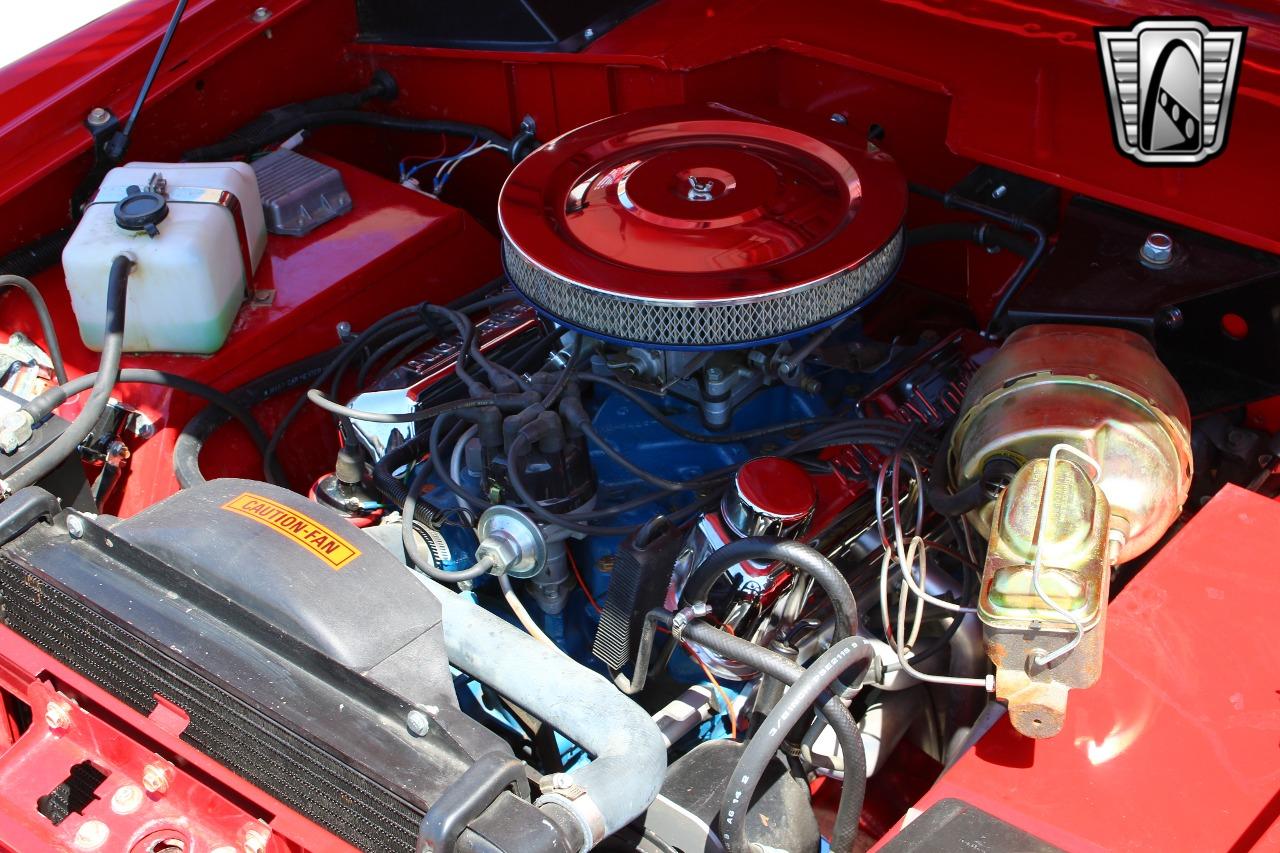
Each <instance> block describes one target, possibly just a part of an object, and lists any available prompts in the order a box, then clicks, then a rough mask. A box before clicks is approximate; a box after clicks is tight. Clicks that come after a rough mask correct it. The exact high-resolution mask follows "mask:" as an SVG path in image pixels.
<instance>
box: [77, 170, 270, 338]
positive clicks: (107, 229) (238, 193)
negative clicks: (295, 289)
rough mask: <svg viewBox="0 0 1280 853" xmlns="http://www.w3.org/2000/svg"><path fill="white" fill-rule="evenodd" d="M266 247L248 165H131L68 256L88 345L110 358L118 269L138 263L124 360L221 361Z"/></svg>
mask: <svg viewBox="0 0 1280 853" xmlns="http://www.w3.org/2000/svg"><path fill="white" fill-rule="evenodd" d="M266 245H267V230H266V226H265V224H264V223H263V219H262V202H261V199H260V197H259V194H258V181H257V178H255V177H254V174H253V169H252V168H251V167H250V166H249V165H248V164H246V163H130V164H128V165H126V166H121V167H119V168H116V169H112V170H111V171H110V172H108V173H107V176H106V177H105V178H104V179H103V181H102V186H101V188H100V189H99V190H98V193H97V195H96V196H95V197H94V200H93V202H92V203H91V204H90V205H89V206H88V208H86V210H85V213H84V217H83V218H82V219H81V220H80V224H79V225H77V226H76V230H75V232H74V233H73V234H72V235H71V239H70V241H69V242H68V243H67V247H66V248H65V249H64V250H63V251H62V266H63V270H64V272H65V273H66V278H67V289H68V290H69V291H70V292H71V308H72V310H73V311H74V312H75V315H76V321H77V322H78V323H79V325H80V337H81V338H83V339H84V342H85V345H86V346H88V347H89V348H90V349H93V350H101V349H102V338H103V330H104V326H105V323H106V310H107V274H108V272H109V270H110V269H111V262H112V260H113V259H114V258H115V257H116V256H117V255H120V254H124V253H129V254H131V255H132V256H133V257H135V258H136V259H137V263H136V264H135V265H134V268H133V272H132V274H131V275H130V276H129V291H128V299H127V301H126V303H125V304H126V309H125V325H124V348H125V351H126V352H184V353H211V352H216V351H217V350H218V348H219V347H221V346H222V344H223V342H224V341H226V339H227V332H228V331H230V329H231V323H232V321H233V320H234V319H235V316H236V311H237V310H239V308H240V304H241V302H243V301H244V298H245V295H246V294H247V293H248V292H249V289H250V287H251V284H252V281H253V272H254V271H255V270H256V269H257V267H258V261H259V260H261V258H262V253H263V251H264V250H265V249H266Z"/></svg>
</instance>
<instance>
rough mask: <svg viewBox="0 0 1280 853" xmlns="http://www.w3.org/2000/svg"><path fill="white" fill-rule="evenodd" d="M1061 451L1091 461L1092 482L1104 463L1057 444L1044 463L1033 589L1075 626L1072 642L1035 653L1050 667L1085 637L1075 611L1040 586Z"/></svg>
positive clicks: (1033, 565)
mask: <svg viewBox="0 0 1280 853" xmlns="http://www.w3.org/2000/svg"><path fill="white" fill-rule="evenodd" d="M1062 453H1068V454H1070V455H1072V456H1074V457H1076V458H1077V459H1079V460H1081V461H1082V462H1086V463H1088V465H1089V467H1090V468H1092V469H1093V473H1092V474H1089V475H1087V476H1088V477H1089V480H1090V481H1091V482H1094V483H1096V482H1097V481H1098V478H1099V477H1100V476H1102V466H1101V465H1099V464H1098V461H1097V460H1096V459H1094V458H1093V457H1092V456H1090V455H1089V454H1087V453H1085V452H1084V451H1081V450H1077V449H1076V448H1074V447H1072V446H1071V445H1070V444H1055V445H1054V446H1053V449H1051V450H1050V451H1049V461H1048V462H1046V463H1045V469H1044V489H1043V490H1042V491H1041V493H1040V517H1039V518H1038V519H1037V520H1036V536H1035V548H1036V551H1035V557H1034V559H1032V561H1031V588H1032V589H1034V590H1035V593H1036V595H1038V596H1040V600H1041V601H1043V602H1044V603H1045V604H1047V605H1048V606H1049V608H1050V609H1051V610H1053V612H1054V613H1057V614H1058V615H1059V616H1061V617H1062V618H1063V619H1066V620H1067V621H1068V622H1070V623H1071V624H1072V626H1073V627H1074V628H1075V631H1076V633H1075V636H1074V637H1072V638H1071V641H1070V642H1068V643H1067V644H1066V645H1063V646H1061V647H1060V648H1058V649H1057V650H1056V651H1053V652H1050V653H1049V654H1047V655H1036V657H1035V663H1036V666H1048V665H1049V664H1051V663H1053V662H1054V661H1055V660H1057V659H1058V658H1060V657H1062V656H1063V655H1065V654H1067V653H1068V652H1070V651H1071V650H1072V649H1074V648H1075V647H1076V646H1078V645H1080V642H1081V640H1083V639H1084V623H1083V622H1081V621H1080V620H1079V619H1077V618H1076V616H1075V614H1074V613H1070V612H1068V611H1067V610H1066V609H1064V608H1063V607H1062V606H1060V605H1059V604H1058V602H1056V601H1054V600H1053V599H1051V598H1050V597H1049V595H1048V593H1046V592H1045V591H1044V588H1043V587H1041V586H1040V568H1041V565H1040V564H1041V556H1042V555H1041V551H1042V550H1043V545H1044V543H1043V542H1042V541H1041V539H1040V537H1041V536H1042V535H1043V533H1044V527H1045V525H1046V524H1048V522H1049V511H1050V510H1049V508H1050V507H1051V506H1052V505H1053V494H1054V489H1053V469H1054V468H1055V467H1056V466H1057V464H1058V457H1059V456H1060V455H1061V454H1062Z"/></svg>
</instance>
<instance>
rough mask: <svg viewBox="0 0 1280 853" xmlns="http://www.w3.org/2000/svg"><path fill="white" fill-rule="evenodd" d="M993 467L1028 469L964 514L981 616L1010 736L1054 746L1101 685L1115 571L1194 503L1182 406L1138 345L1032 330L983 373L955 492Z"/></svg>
mask: <svg viewBox="0 0 1280 853" xmlns="http://www.w3.org/2000/svg"><path fill="white" fill-rule="evenodd" d="M995 461H1005V462H1007V463H1012V464H1011V465H1009V466H1008V467H1009V468H1011V469H1015V470H1016V472H1017V473H1016V474H1014V475H1013V477H1012V479H1011V480H1010V482H1009V484H1008V486H1007V487H1006V488H1004V489H1003V491H1001V492H1000V494H999V495H998V496H994V495H993V496H988V499H986V500H984V501H983V502H982V504H981V505H980V506H979V507H978V508H977V509H975V510H973V511H971V512H970V513H969V516H968V517H969V520H970V522H971V523H972V524H973V525H974V527H976V528H977V529H978V531H979V532H980V533H982V534H983V535H984V536H987V537H988V548H987V555H986V561H985V565H984V568H983V576H982V589H981V594H980V596H979V601H978V616H979V618H980V619H981V620H982V623H983V626H984V634H985V638H986V644H987V653H988V655H989V656H990V658H991V660H992V662H993V663H995V665H996V695H997V697H998V698H1000V699H1001V700H1003V701H1005V702H1007V703H1008V705H1009V711H1010V717H1011V719H1012V722H1013V725H1014V727H1015V728H1017V729H1018V731H1020V732H1022V733H1023V734H1025V735H1028V736H1030V737H1051V736H1053V735H1055V734H1057V733H1058V732H1059V731H1060V730H1061V728H1062V723H1063V717H1064V715H1065V713H1066V703H1067V691H1068V690H1069V689H1070V688H1073V687H1076V688H1080V687H1089V686H1091V685H1092V684H1093V683H1094V682H1096V681H1097V679H1098V677H1099V676H1100V675H1101V671H1102V639H1103V633H1104V628H1105V622H1106V609H1107V599H1108V597H1109V593H1110V578H1111V568H1112V567H1113V566H1114V565H1116V564H1118V563H1121V562H1123V561H1126V560H1130V559H1133V558H1134V557H1137V556H1138V555H1140V554H1142V553H1143V552H1144V551H1146V550H1147V549H1149V548H1150V547H1151V546H1152V545H1154V544H1156V542H1157V541H1158V540H1159V539H1160V537H1161V536H1162V535H1164V533H1165V531H1166V530H1168V528H1169V526H1170V525H1171V524H1173V522H1174V521H1175V520H1176V519H1177V517H1178V515H1179V513H1180V512H1181V509H1182V504H1183V502H1184V501H1185V500H1186V497H1187V491H1188V489H1189V487H1190V484H1191V439H1190V413H1189V410H1188V408H1187V402H1186V398H1185V397H1184V396H1183V394H1182V391H1181V389H1180V388H1179V387H1178V385H1177V383H1176V382H1175V381H1174V379H1173V377H1172V376H1171V375H1170V374H1169V372H1168V371H1167V370H1166V369H1165V368H1164V366H1163V365H1162V364H1161V363H1160V361H1159V360H1158V359H1157V357H1156V354H1155V351H1154V350H1153V349H1152V347H1151V345H1150V344H1149V343H1147V341H1146V340H1145V339H1144V338H1142V337H1140V336H1139V335H1136V334H1134V333H1132V332H1128V331H1123V330H1120V329H1111V328H1102V327H1092V326H1067V325H1061V326H1059V325H1052V326H1050V325H1043V326H1030V327H1026V328H1023V329H1020V330H1018V331H1017V332H1015V333H1014V334H1012V335H1010V336H1009V338H1008V340H1007V341H1006V342H1005V344H1004V346H1003V347H1002V348H1001V349H1000V351H999V352H998V353H997V354H996V355H995V356H994V357H993V358H992V359H991V361H989V362H988V363H987V364H986V365H984V366H983V367H982V368H981V369H980V370H979V371H978V372H977V373H976V374H975V375H974V377H973V380H972V382H971V383H970V386H969V389H968V392H967V393H966V395H965V400H964V404H963V406H962V408H961V413H960V417H959V420H958V421H957V423H956V427H955V430H954V431H953V433H952V438H951V445H950V459H949V462H950V473H951V478H952V482H953V484H955V485H957V486H958V487H960V486H963V485H964V484H967V483H972V482H974V481H976V480H977V479H978V478H980V477H981V476H982V472H983V471H984V469H987V470H990V469H988V468H987V466H988V465H990V464H991V463H992V462H995Z"/></svg>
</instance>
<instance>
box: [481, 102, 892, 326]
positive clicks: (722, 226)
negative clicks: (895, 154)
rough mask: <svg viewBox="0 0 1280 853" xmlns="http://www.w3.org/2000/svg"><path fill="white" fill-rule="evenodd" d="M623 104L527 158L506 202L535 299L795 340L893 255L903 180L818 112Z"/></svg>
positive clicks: (880, 273)
mask: <svg viewBox="0 0 1280 853" xmlns="http://www.w3.org/2000/svg"><path fill="white" fill-rule="evenodd" d="M791 123H793V124H797V125H803V128H804V129H803V130H801V129H793V128H792V127H788V126H783V125H780V124H776V123H771V122H768V121H765V120H763V119H760V118H757V117H755V116H750V115H746V114H743V113H739V112H735V111H732V110H729V109H726V108H723V107H711V106H694V107H663V108H659V109H655V110H644V111H640V112H635V113H625V114H622V115H617V116H613V117H611V118H607V119H603V120H602V121H598V122H595V123H593V124H589V125H586V126H585V127H581V128H578V129H577V130H574V131H571V132H569V133H567V134H565V135H564V136H561V137H560V138H559V139H556V140H554V141H553V142H551V143H549V144H547V145H545V146H543V147H542V148H540V149H539V150H537V151H535V152H534V153H533V154H531V155H529V156H528V157H527V158H525V159H524V160H523V161H522V162H521V163H520V164H519V165H518V166H516V168H515V169H514V170H513V171H512V172H511V175H510V177H509V178H508V179H507V182H506V185H505V186H504V187H503V189H502V195H501V197H500V199H499V205H498V213H499V220H500V224H501V227H502V232H503V235H504V237H505V245H504V250H505V257H506V263H507V269H508V272H509V273H510V275H511V278H512V281H513V282H514V283H515V285H516V286H517V287H518V288H519V289H520V290H521V291H522V292H523V293H524V294H525V296H527V297H528V298H529V300H530V301H531V302H533V303H534V305H536V306H538V307H539V308H540V309H542V310H543V311H545V312H546V313H548V314H550V315H552V316H553V317H555V318H557V319H560V320H563V321H565V322H567V323H569V324H570V325H573V326H577V327H579V328H581V329H583V330H585V331H587V332H590V333H593V334H596V335H599V336H602V337H608V338H614V339H617V340H622V341H625V342H628V343H641V344H649V345H656V346H667V347H681V348H701V347H723V346H735V345H747V344H752V343H758V342H761V341H766V340H771V339H776V338H781V337H786V336H788V335H793V334H796V333H799V332H802V331H806V330H808V329H812V328H814V327H816V326H820V325H822V324H824V323H827V322H830V321H832V320H834V319H836V318H838V317H841V316H843V315H845V314H847V313H848V312H849V311H851V310H853V309H855V308H857V307H858V306H859V305H860V304H861V303H862V302H863V301H864V300H865V299H867V298H868V297H869V296H871V295H872V294H874V293H875V292H876V290H877V289H878V288H879V287H880V285H882V284H884V283H885V282H886V281H887V280H888V278H889V277H890V276H891V275H892V273H893V272H894V270H895V269H896V268H897V264H898V261H899V258H900V255H901V251H902V236H901V227H902V220H903V216H904V214H905V211H906V184H905V181H904V180H903V177H902V174H901V173H900V172H899V171H898V168H897V166H896V165H895V164H894V163H893V161H892V160H891V159H890V158H889V157H888V156H887V155H885V154H882V153H879V152H869V151H867V150H866V143H865V142H863V141H861V140H858V139H857V138H856V137H855V136H854V134H853V133H851V132H850V131H849V130H848V129H847V128H845V127H842V126H840V125H836V124H832V123H829V122H825V121H817V120H814V119H813V118H812V117H803V116H802V117H799V118H798V119H794V118H793V119H792V120H791Z"/></svg>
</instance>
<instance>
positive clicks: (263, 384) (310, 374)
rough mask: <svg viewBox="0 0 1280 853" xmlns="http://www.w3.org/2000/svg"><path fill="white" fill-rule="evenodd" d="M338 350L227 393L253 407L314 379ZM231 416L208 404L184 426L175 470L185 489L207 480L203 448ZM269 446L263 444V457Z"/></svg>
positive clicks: (176, 444)
mask: <svg viewBox="0 0 1280 853" xmlns="http://www.w3.org/2000/svg"><path fill="white" fill-rule="evenodd" d="M335 352H337V349H336V348H335V349H332V350H327V351H325V352H320V353H316V354H315V355H312V356H308V357H307V358H304V359H301V360H299V361H295V362H293V363H292V364H287V365H285V366H284V367H280V368H277V369H276V370H273V371H271V372H270V373H266V374H264V375H262V376H260V377H258V378H257V379H254V380H253V381H251V382H248V383H246V384H244V385H241V386H240V387H239V388H236V389H234V390H232V391H229V392H228V393H227V396H228V397H229V398H230V399H231V400H232V401H233V402H235V403H236V404H237V405H238V406H240V407H242V408H243V409H244V410H246V411H250V410H252V408H253V407H254V406H256V405H257V404H259V403H261V402H264V401H266V400H269V399H271V398H272V397H275V396H277V395H279V394H283V393H285V392H286V391H289V390H291V389H293V388H297V387H298V386H299V385H305V384H306V383H308V382H311V381H312V380H314V379H315V378H316V377H317V376H319V375H320V374H321V373H322V372H323V371H324V369H325V368H326V367H328V366H329V365H330V364H332V363H333V357H334V354H335ZM230 420H231V415H230V414H228V413H227V411H226V410H225V409H223V408H220V407H218V406H209V407H208V408H207V409H203V410H201V411H200V412H198V413H197V414H196V416H195V417H193V418H192V419H191V420H189V421H188V422H187V425H186V426H184V427H183V428H182V432H180V433H179V434H178V438H177V440H176V441H175V442H174V444H173V473H174V476H176V477H177V478H178V485H179V486H181V487H182V488H184V489H186V488H190V487H191V486H193V485H195V484H197V483H203V482H204V475H203V474H202V473H200V452H201V450H203V449H204V443H205V442H206V441H208V439H209V436H211V435H213V434H214V432H216V431H217V430H218V428H219V427H221V426H222V425H223V424H225V423H227V422H228V421H230ZM268 445H269V442H268ZM266 449H267V448H266V447H264V448H263V454H264V459H265V458H266ZM264 464H265V463H264ZM277 467H278V466H277ZM277 476H278V477H280V478H281V479H283V476H284V475H283V473H282V472H279V471H277Z"/></svg>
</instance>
